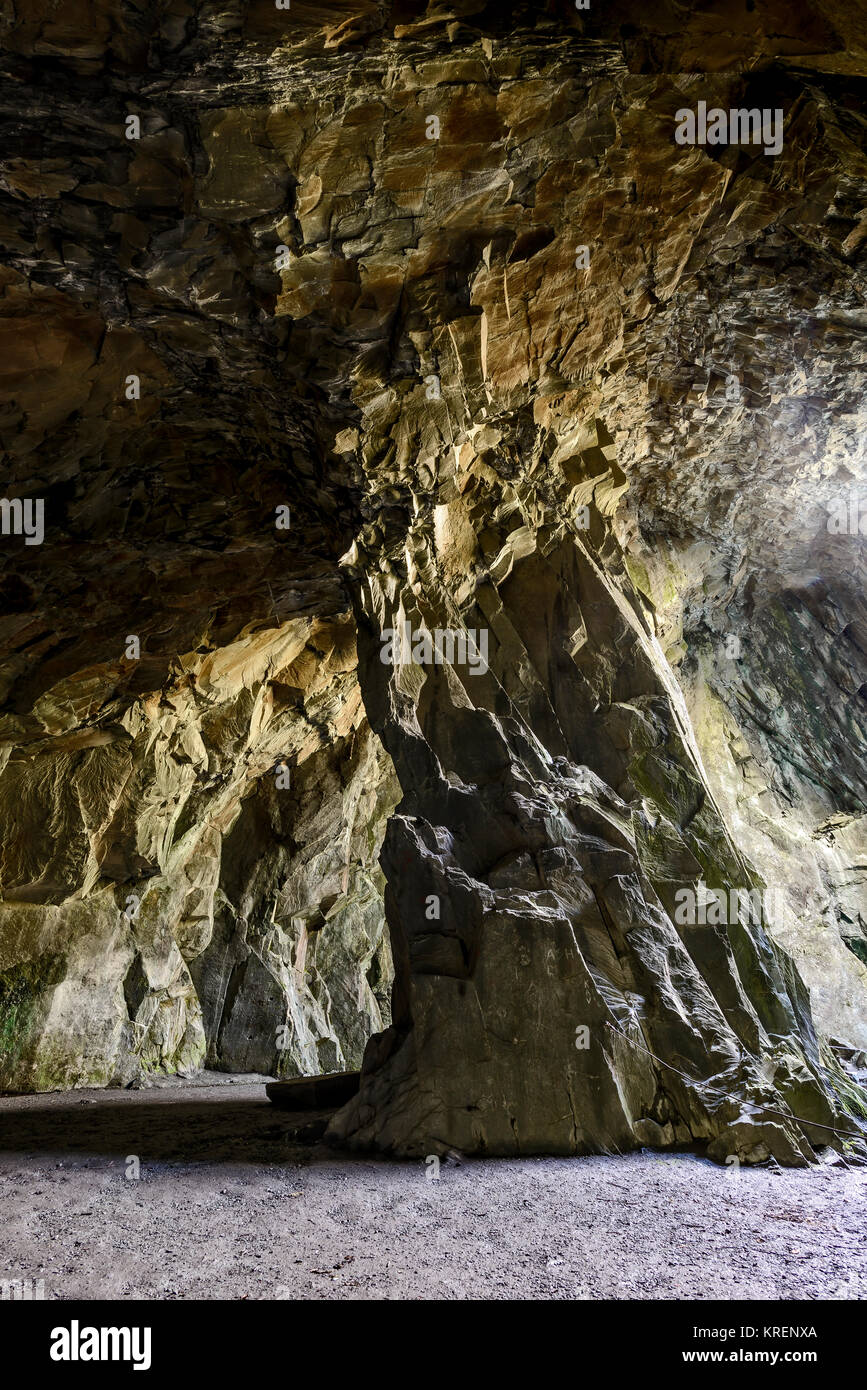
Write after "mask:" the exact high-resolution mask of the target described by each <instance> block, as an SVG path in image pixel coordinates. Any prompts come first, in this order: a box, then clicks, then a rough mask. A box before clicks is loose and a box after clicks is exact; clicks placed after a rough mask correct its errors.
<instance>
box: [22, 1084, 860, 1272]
mask: <svg viewBox="0 0 867 1390" xmlns="http://www.w3.org/2000/svg"><path fill="white" fill-rule="evenodd" d="M308 1118H309V1116H304V1117H299V1119H304V1120H306V1119H308ZM293 1122H297V1121H293V1117H292V1116H291V1115H287V1114H286V1113H285V1112H280V1111H277V1110H275V1109H274V1108H273V1107H272V1106H270V1105H269V1104H268V1102H267V1101H266V1100H265V1098H264V1091H263V1088H262V1085H261V1084H258V1083H256V1084H254V1083H251V1082H250V1081H249V1080H248V1079H246V1078H245V1079H243V1080H242V1081H236V1082H235V1083H234V1084H228V1083H226V1082H223V1084H220V1085H208V1086H202V1085H199V1086H190V1085H174V1086H161V1087H157V1088H154V1089H150V1090H143V1091H115V1092H106V1091H76V1092H73V1093H66V1094H59V1095H48V1096H27V1097H13V1098H5V1099H0V1223H2V1226H0V1228H2V1233H3V1234H2V1246H0V1281H2V1280H15V1279H33V1280H40V1279H43V1280H44V1281H45V1292H46V1296H47V1297H50V1298H59V1299H64V1298H70V1299H79V1298H111V1299H124V1298H145V1299H206V1298H249V1299H275V1298H287V1299H288V1298H302V1299H303V1298H313V1299H321V1298H330V1299H334V1298H391V1299H395V1298H396V1299H417V1298H454V1299H466V1298H545V1299H550V1298H555V1299H556V1298H564V1299H599V1298H604V1299H617V1298H648V1299H659V1298H663V1299H706V1298H725V1299H728V1298H779V1299H788V1298H809V1299H864V1298H867V1170H865V1169H863V1168H862V1169H848V1170H847V1169H845V1168H842V1167H839V1166H836V1167H825V1166H818V1167H816V1168H814V1169H811V1170H795V1171H790V1170H782V1169H776V1168H770V1169H769V1168H764V1169H741V1170H740V1172H739V1173H737V1174H732V1173H731V1172H730V1171H729V1170H726V1169H721V1168H719V1167H717V1166H716V1165H714V1164H712V1163H709V1162H707V1161H706V1160H704V1159H700V1158H696V1157H693V1156H690V1155H686V1156H683V1155H677V1156H669V1157H663V1156H661V1155H653V1154H649V1153H642V1154H633V1155H629V1156H626V1157H622V1158H589V1159H552V1158H531V1159H514V1160H512V1159H508V1160H504V1159H499V1160H467V1161H465V1162H462V1163H460V1164H453V1163H451V1162H450V1163H446V1164H443V1165H442V1167H441V1169H440V1173H439V1178H438V1180H435V1181H433V1180H430V1179H429V1178H428V1177H427V1175H426V1174H427V1169H426V1166H425V1164H424V1163H421V1162H416V1163H398V1162H387V1161H384V1160H380V1159H359V1158H354V1157H346V1156H342V1155H336V1154H334V1153H333V1152H331V1151H330V1150H327V1149H323V1148H321V1147H317V1148H313V1149H311V1148H306V1149H303V1148H300V1147H298V1146H297V1145H294V1144H291V1143H288V1142H287V1139H286V1132H287V1130H288V1128H289V1126H290V1124H292V1123H293ZM131 1156H135V1157H137V1158H138V1159H139V1161H140V1165H141V1172H140V1177H139V1179H138V1180H135V1179H133V1178H128V1177H127V1176H126V1172H127V1167H129V1168H130V1170H131V1171H132V1170H133V1168H134V1165H133V1164H128V1162H127V1160H128V1158H129V1157H131Z"/></svg>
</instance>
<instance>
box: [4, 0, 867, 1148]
mask: <svg viewBox="0 0 867 1390" xmlns="http://www.w3.org/2000/svg"><path fill="white" fill-rule="evenodd" d="M646 8H647V7H646V6H639V5H637V4H632V3H624V4H617V5H605V6H596V5H595V4H594V5H593V6H592V7H591V10H590V11H587V12H578V11H576V9H575V7H574V6H573V5H571V4H568V3H565V0H564V2H563V3H558V2H557V0H550V3H548V4H539V5H529V4H527V5H521V4H516V5H502V4H499V5H484V4H477V3H471V0H460V3H455V4H452V5H451V6H450V7H448V9H447V10H445V9H441V8H440V7H438V6H437V5H434V4H431V5H430V6H427V7H426V6H425V5H424V4H423V3H422V4H413V3H399V4H398V3H395V4H389V3H385V0H382V3H374V0H370V3H361V2H358V3H353V2H352V0H347V2H346V3H335V4H329V5H328V6H324V5H319V4H313V3H310V4H307V3H303V0H293V4H292V6H291V8H290V9H289V10H287V11H283V10H277V9H276V7H275V6H273V5H271V4H270V3H265V0H256V3H251V4H247V5H241V4H228V5H224V6H220V7H218V6H215V5H209V4H202V5H196V4H195V3H189V4H187V3H179V4H177V5H174V6H172V7H170V8H169V9H166V8H165V7H157V6H148V5H146V6H144V7H143V8H142V9H140V10H137V11H136V12H135V14H134V16H133V14H132V12H130V11H128V9H126V8H125V7H122V6H120V5H116V6H115V5H108V4H100V3H98V4H96V5H95V6H92V7H88V10H87V16H86V18H85V15H84V12H83V11H82V13H81V14H76V13H75V12H73V11H72V10H70V12H69V14H66V13H65V12H64V15H63V16H60V15H59V14H58V13H55V10H54V7H53V6H48V5H45V6H40V5H35V6H30V7H28V10H27V14H26V15H23V16H21V17H20V18H17V19H15V20H14V21H13V20H11V19H10V20H7V19H4V21H3V22H4V25H6V30H5V42H6V49H7V53H6V57H5V59H4V76H3V80H2V87H0V100H2V103H3V106H4V110H5V112H6V114H7V117H8V120H9V124H10V135H9V138H8V139H7V141H6V148H5V154H6V159H5V164H4V172H3V176H2V185H0V188H2V192H0V199H2V201H0V246H2V248H3V255H2V262H3V264H2V266H0V288H2V298H0V313H2V318H0V334H2V342H3V344H4V351H3V353H2V354H0V374H2V385H3V390H4V405H3V414H2V432H3V444H4V447H5V449H6V451H7V466H6V470H5V480H4V487H5V489H6V494H7V496H8V497H21V498H25V497H30V498H41V499H44V504H45V538H44V541H43V542H42V544H41V545H31V546H27V545H25V542H24V539H23V537H21V536H13V535H8V536H3V538H2V541H0V562H2V566H3V569H2V578H0V585H2V588H0V593H2V597H3V607H2V614H0V637H2V642H3V664H2V684H0V693H2V700H3V706H2V714H0V738H2V758H3V760H4V765H3V772H2V777H0V817H2V824H3V834H2V851H0V853H2V861H0V863H2V880H0V887H2V902H0V971H2V975H0V1011H2V1012H0V1084H3V1085H5V1086H7V1087H10V1088H20V1089H31V1088H47V1087H55V1086H67V1085H75V1084H85V1083H87V1084H93V1083H105V1084H118V1083H125V1082H128V1081H129V1080H132V1079H135V1078H137V1077H140V1076H141V1075H142V1074H143V1073H147V1072H148V1071H152V1070H168V1071H174V1070H190V1069H194V1068H196V1067H198V1066H201V1065H204V1064H206V1063H207V1065H209V1066H212V1067H222V1068H225V1069H230V1070H232V1069H234V1070H239V1071H262V1072H270V1073H272V1074H279V1075H286V1076H291V1075H298V1074H308V1075H310V1074H315V1073H317V1072H330V1071H335V1070H341V1069H344V1068H345V1069H352V1068H353V1067H356V1066H358V1065H359V1063H360V1061H361V1056H362V1052H364V1050H365V1045H366V1044H367V1050H366V1052H365V1061H364V1075H363V1077H362V1085H361V1089H360V1092H359V1095H358V1097H357V1099H356V1100H355V1101H353V1102H351V1103H350V1104H349V1105H348V1106H347V1107H346V1108H345V1109H344V1110H343V1111H342V1112H341V1113H340V1114H339V1115H338V1116H337V1117H336V1118H335V1120H334V1122H333V1124H332V1127H331V1135H332V1137H333V1138H334V1139H338V1140H342V1141H345V1142H349V1143H352V1144H356V1145H362V1146H363V1145H368V1144H371V1145H375V1146H379V1147H382V1148H391V1149H395V1150H397V1151H400V1152H419V1153H428V1152H436V1151H439V1150H441V1149H443V1148H448V1147H457V1148H461V1149H466V1150H487V1151H489V1152H529V1151H554V1152H561V1153H575V1152H586V1151H598V1150H600V1149H602V1150H605V1149H610V1150H614V1149H625V1148H629V1147H634V1146H636V1145H639V1144H650V1145H654V1146H662V1147H664V1146H670V1145H674V1144H678V1143H682V1144H686V1143H694V1142H697V1141H700V1142H707V1143H708V1145H709V1146H710V1152H711V1153H712V1154H713V1156H714V1157H717V1158H719V1159H720V1160H721V1161H724V1160H725V1159H726V1157H730V1156H732V1155H735V1156H738V1157H739V1158H742V1159H752V1160H757V1159H761V1158H763V1157H766V1156H767V1155H768V1154H774V1155H775V1156H776V1157H777V1158H778V1159H779V1160H780V1161H783V1162H788V1163H797V1162H804V1161H807V1160H808V1159H809V1157H810V1155H811V1152H812V1149H811V1145H818V1144H821V1143H825V1142H828V1141H833V1142H835V1143H837V1144H842V1143H844V1142H850V1141H849V1140H848V1138H847V1136H848V1135H849V1133H850V1132H851V1131H852V1129H853V1126H857V1124H858V1123H859V1122H863V1118H864V1116H865V1114H867V1111H865V1108H864V1106H865V1102H864V1100H863V1096H862V1097H860V1098H859V1094H858V1092H857V1090H856V1089H855V1088H854V1087H853V1086H852V1084H851V1081H850V1080H848V1079H847V1077H846V1076H845V1075H844V1073H843V1072H842V1070H841V1068H840V1063H839V1061H838V1054H839V1055H840V1056H842V1055H843V1053H844V1050H845V1052H846V1053H848V1054H851V1053H853V1052H854V1053H855V1054H857V1053H858V1052H859V1050H863V1049H864V1048H865V1046H867V927H865V923H867V904H865V886H864V885H865V879H867V853H865V836H864V825H865V820H864V817H865V774H864V752H865V747H864V744H865V732H864V710H865V690H867V672H865V665H867V656H865V652H867V614H865V606H864V598H863V593H864V585H863V581H864V573H865V563H864V561H865V548H864V538H863V533H862V532H860V530H859V523H858V517H859V508H861V509H862V510H863V511H864V513H865V517H867V485H865V478H864V472H865V470H864V442H863V441H864V437H865V426H867V420H865V412H864V407H863V399H864V386H865V349H864V343H863V328H864V322H865V318H864V315H865V305H864V287H865V281H864V254H865V253H864V251H863V244H864V241H865V237H867V223H865V221H864V212H863V208H864V205H865V182H867V178H865V176H867V161H865V129H864V117H863V110H864V71H865V62H867V53H865V32H864V30H865V26H864V24H863V22H862V21H860V20H859V19H858V17H857V14H853V13H852V12H851V10H850V8H849V7H847V6H844V5H842V4H841V5H838V4H836V3H821V4H818V3H817V4H814V5H811V6H808V7H807V8H806V9H804V11H803V13H801V12H800V11H799V12H798V13H797V14H793V13H792V10H791V7H790V6H783V5H778V4H776V3H762V0H756V4H755V5H754V6H753V8H752V9H750V10H749V11H744V10H743V8H742V7H741V6H740V5H735V4H730V5H721V6H717V7H714V11H713V13H712V14H710V13H700V12H698V11H697V10H696V9H694V8H693V9H687V10H684V8H683V7H681V6H678V7H674V6H672V7H665V6H663V7H657V11H654V14H653V15H652V16H649V15H648V14H647V12H646ZM699 102H705V103H706V104H707V106H708V107H714V106H719V107H721V108H723V109H725V110H728V109H729V108H734V107H737V108H757V109H760V110H767V111H768V112H770V113H774V112H776V111H778V110H779V111H780V112H782V115H783V126H782V132H783V140H782V145H781V147H780V150H779V153H777V154H774V155H766V154H765V153H763V150H762V148H761V147H757V146H740V147H737V146H729V145H718V146H712V145H704V146H699V145H695V146H693V145H679V144H677V143H676V142H675V138H674V132H675V125H676V115H677V112H678V111H680V110H681V109H682V108H684V107H688V108H695V107H696V106H697V104H698V103H699ZM130 116H134V117H137V119H138V122H139V129H138V130H136V129H135V123H133V127H132V129H131V128H130V124H129V117H130ZM130 135H132V136H134V137H135V136H137V137H138V138H128V137H129V136H130ZM6 344H8V348H6V347H5V345H6ZM841 499H845V508H844V510H845V514H846V518H847V524H846V526H845V527H844V528H841V527H840V526H836V527H835V526H832V525H831V521H832V518H835V517H836V518H839V516H840V503H841ZM853 499H854V500H853ZM859 499H860V500H859ZM851 517H854V518H855V524H854V527H853V526H852V525H851V524H850V519H851ZM865 529H867V522H865ZM405 624H409V630H410V633H411V634H418V633H421V634H422V635H424V633H426V632H432V633H434V634H436V633H442V634H451V637H452V638H453V639H454V638H456V635H458V634H466V633H467V632H470V633H472V634H473V636H474V638H475V639H476V640H481V638H482V634H484V648H483V649H482V652H479V651H476V656H477V657H478V656H481V655H483V656H484V660H483V661H481V660H476V661H475V662H474V661H473V660H472V659H470V653H471V652H472V651H473V650H475V649H474V648H472V647H471V648H470V653H468V652H466V651H465V652H464V653H463V659H457V658H456V656H455V653H454V652H452V653H451V656H450V658H449V659H448V660H447V661H445V662H443V663H442V664H438V663H437V662H436V660H430V659H427V660H424V661H423V663H422V664H416V663H415V662H413V661H412V660H405V661H403V662H402V663H401V662H398V663H397V664H394V663H392V662H391V661H388V662H384V661H383V660H382V659H381V658H382V656H383V655H385V654H387V653H386V649H385V645H384V641H383V635H384V634H385V633H386V632H387V631H388V630H395V631H397V632H401V631H403V630H404V625H405ZM130 636H136V637H137V638H138V640H139V645H140V653H139V654H138V655H137V656H132V657H130V656H129V655H127V652H128V643H129V638H130ZM356 651H357V657H356ZM422 655H423V656H424V651H423V650H422ZM280 767H283V768H285V769H288V776H285V775H284V776H283V780H282V782H281V780H280V777H281V774H280V773H279V771H278V769H279V768H280ZM395 807H396V809H395ZM392 812H394V813H393V814H392ZM380 851H381V867H380ZM386 882H387V886H384V885H385V884H386ZM710 890H715V891H717V892H720V893H725V894H726V895H727V896H726V900H727V901H729V898H730V895H731V893H732V892H735V893H736V892H738V891H739V890H743V891H744V892H745V893H746V892H752V893H754V894H756V895H759V896H761V895H762V894H764V893H765V890H771V891H772V892H773V893H774V894H775V903H776V905H777V910H775V912H774V913H773V914H772V915H771V914H767V915H765V914H764V913H763V914H762V918H763V920H757V919H756V915H755V914H754V913H753V914H752V915H751V916H750V914H747V913H746V912H741V911H737V912H735V913H734V916H733V920H730V921H728V922H719V921H715V920H711V921H707V920H701V921H693V922H691V921H686V920H679V914H678V905H679V904H680V903H681V902H682V901H683V898H682V897H679V896H678V895H679V894H684V893H686V894H687V895H688V894H690V893H692V894H694V895H695V896H697V897H698V898H700V899H701V898H702V895H703V894H705V893H706V892H708V891H710ZM130 900H132V906H130ZM680 916H681V918H682V914H680ZM386 919H387V923H388V927H387V929H386V925H385V924H386ZM389 938H390V945H389V944H388V943H389ZM392 957H393V959H394V967H392ZM392 969H394V972H395V974H394V993H393V998H391V981H392ZM582 1030H586V1033H585V1031H582ZM368 1039H370V1041H369V1042H368ZM831 1040H834V1042H835V1044H837V1053H835V1051H834V1050H833V1049H832V1047H831ZM859 1116H860V1121H859ZM795 1117H796V1118H795Z"/></svg>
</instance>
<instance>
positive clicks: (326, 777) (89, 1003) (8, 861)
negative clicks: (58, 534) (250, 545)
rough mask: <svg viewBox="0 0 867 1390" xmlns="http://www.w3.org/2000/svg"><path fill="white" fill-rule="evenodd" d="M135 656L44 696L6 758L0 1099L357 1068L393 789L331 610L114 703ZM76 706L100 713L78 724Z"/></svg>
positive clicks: (1, 808) (381, 1012)
mask: <svg viewBox="0 0 867 1390" xmlns="http://www.w3.org/2000/svg"><path fill="white" fill-rule="evenodd" d="M133 665H134V663H133V662H129V663H128V662H127V661H126V659H125V658H121V660H120V661H119V662H117V663H115V664H114V665H105V666H103V667H101V668H98V669H97V668H91V669H90V670H89V671H87V672H84V673H80V674H79V675H78V677H77V678H73V679H67V680H66V681H64V682H61V683H59V684H58V685H57V686H55V687H53V688H52V690H51V691H50V692H49V693H48V694H46V696H45V697H43V699H42V700H41V702H40V703H39V705H38V707H37V710H36V712H35V713H34V714H33V715H32V716H31V717H30V718H29V719H28V720H24V719H21V720H19V721H18V722H19V725H21V726H22V727H21V728H20V729H19V733H20V734H25V733H29V735H30V737H29V739H27V740H26V741H25V740H23V739H22V741H21V742H18V743H16V744H14V745H12V746H11V747H8V746H7V749H6V753H7V757H6V759H5V766H4V769H3V773H2V776H0V819H2V831H0V836H2V846H3V847H2V854H0V872H2V882H3V902H2V903H0V952H2V955H0V1019H2V1033H0V1037H2V1051H0V1085H2V1086H3V1087H5V1088H7V1089H12V1090H31V1089H36V1090H45V1089H56V1088H60V1087H68V1086H81V1085H105V1084H129V1083H130V1082H134V1081H136V1080H138V1079H140V1078H141V1076H142V1075H143V1074H146V1073H148V1072H153V1071H169V1072H175V1071H180V1072H190V1071H193V1070H195V1069H196V1068H198V1067H200V1066H202V1065H203V1064H207V1065H208V1066H211V1067H215V1068H219V1069H224V1070H228V1071H258V1072H263V1073H268V1074H277V1075H296V1074H306V1073H309V1072H317V1071H321V1070H329V1069H330V1070H342V1069H345V1068H348V1067H351V1066H357V1065H358V1063H359V1062H360V1060H361V1055H362V1052H363V1049H364V1044H365V1043H366V1041H367V1038H368V1037H369V1035H370V1034H371V1033H372V1032H374V1031H376V1030H378V1029H380V1028H381V1027H382V1025H383V1022H384V1021H387V1020H388V1016H389V1014H388V994H389V984H390V980H391V957H390V952H389V946H388V941H387V939H386V938H385V937H384V934H383V916H382V906H381V896H382V875H381V871H380V869H379V867H378V864H377V856H378V850H379V843H380V841H381V838H382V834H383V830H384V825H385V819H386V817H387V815H388V812H389V809H390V807H391V805H392V804H393V801H394V795H393V793H392V790H391V788H392V780H393V779H392V774H391V771H390V769H389V767H388V762H387V759H386V758H385V757H384V756H383V754H382V751H381V747H380V745H379V744H378V742H377V741H376V740H375V739H373V738H372V735H371V733H370V729H369V727H368V725H367V723H366V721H365V718H364V712H363V710H362V708H361V704H360V697H359V691H358V685H357V681H356V678H355V652H354V636H353V629H352V624H351V622H349V621H348V615H338V616H337V617H336V618H335V619H333V620H331V621H330V622H323V621H321V620H318V619H296V620H294V621H290V622H287V623H282V624H280V625H278V626H266V625H258V624H257V625H253V627H252V628H251V629H249V630H242V631H241V632H240V633H239V634H238V636H237V638H236V640H235V641H234V642H232V643H230V644H228V645H225V646H222V647H219V648H211V647H210V645H209V643H208V642H207V640H206V639H205V640H203V642H202V643H201V644H200V646H199V648H198V649H197V650H196V651H195V652H190V653H187V654H186V655H185V656H182V657H180V658H179V659H178V661H177V663H176V666H175V669H174V670H173V673H172V676H171V678H170V680H169V681H168V682H167V683H166V685H165V686H164V687H163V688H162V689H160V690H156V691H154V692H153V693H152V694H150V695H148V696H144V697H142V698H140V699H138V700H136V701H135V702H133V703H132V704H130V705H129V706H128V707H126V708H124V701H123V698H122V697H118V696H117V686H118V684H119V683H121V682H122V679H123V674H124V668H125V667H127V668H129V667H132V666H133ZM113 695H114V697H115V698H112V696H113ZM88 702H90V703H91V704H92V705H93V706H98V707H101V708H102V709H103V711H105V708H106V706H108V707H109V708H110V709H111V707H112V706H114V710H112V711H111V712H110V713H105V712H103V715H102V718H101V720H100V723H99V725H98V727H97V726H91V728H90V729H88V728H87V727H84V728H82V727H81V723H80V719H81V710H82V709H83V708H84V707H85V705H86V704H87V703H88ZM112 714H114V716H115V717H114V718H113V717H112ZM40 724H41V726H42V728H41V729H39V728H38V725H40ZM40 735H41V736H40Z"/></svg>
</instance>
